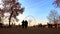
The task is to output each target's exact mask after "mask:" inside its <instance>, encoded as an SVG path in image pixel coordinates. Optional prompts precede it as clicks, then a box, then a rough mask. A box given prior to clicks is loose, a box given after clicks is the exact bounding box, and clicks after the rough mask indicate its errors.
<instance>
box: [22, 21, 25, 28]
mask: <svg viewBox="0 0 60 34" xmlns="http://www.w3.org/2000/svg"><path fill="white" fill-rule="evenodd" d="M24 25H25V24H24V20H23V21H22V28H24Z"/></svg>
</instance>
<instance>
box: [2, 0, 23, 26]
mask: <svg viewBox="0 0 60 34" xmlns="http://www.w3.org/2000/svg"><path fill="white" fill-rule="evenodd" d="M2 2H3V7H4V8H3V14H4V13H7V12H9V13H10V16H9V26H10V22H11V18H12V17H13V18H15V19H16V21H18V19H17V18H16V16H18V15H19V13H21V14H22V13H23V11H24V8H22V7H21V4H20V3H19V2H18V1H17V0H2Z"/></svg>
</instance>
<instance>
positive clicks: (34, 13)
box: [0, 0, 60, 24]
mask: <svg viewBox="0 0 60 34" xmlns="http://www.w3.org/2000/svg"><path fill="white" fill-rule="evenodd" d="M18 2H19V3H21V6H22V7H24V8H25V10H24V12H23V14H20V15H19V16H18V17H17V18H18V19H19V20H20V21H19V22H18V23H20V22H21V21H22V20H24V19H26V18H28V17H29V18H30V19H33V20H34V21H35V22H36V24H39V23H42V24H46V23H47V22H48V19H47V16H48V15H49V13H50V11H51V10H57V11H58V13H59V14H60V10H59V9H60V8H56V7H54V5H53V4H52V3H53V2H54V0H18ZM0 3H1V1H0ZM0 7H2V6H1V5H0ZM33 24H34V23H33Z"/></svg>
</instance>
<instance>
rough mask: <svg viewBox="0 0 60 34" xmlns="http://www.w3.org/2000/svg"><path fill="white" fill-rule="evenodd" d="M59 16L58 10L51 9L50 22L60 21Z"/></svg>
mask: <svg viewBox="0 0 60 34" xmlns="http://www.w3.org/2000/svg"><path fill="white" fill-rule="evenodd" d="M58 17H59V14H58V13H57V11H56V10H52V11H50V14H49V16H48V20H49V22H50V23H57V22H58V19H59V18H58Z"/></svg>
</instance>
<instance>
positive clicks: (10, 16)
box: [9, 11, 13, 27]
mask: <svg viewBox="0 0 60 34" xmlns="http://www.w3.org/2000/svg"><path fill="white" fill-rule="evenodd" d="M12 15H13V11H12V13H11V14H10V17H9V27H10V22H11V18H12Z"/></svg>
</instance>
